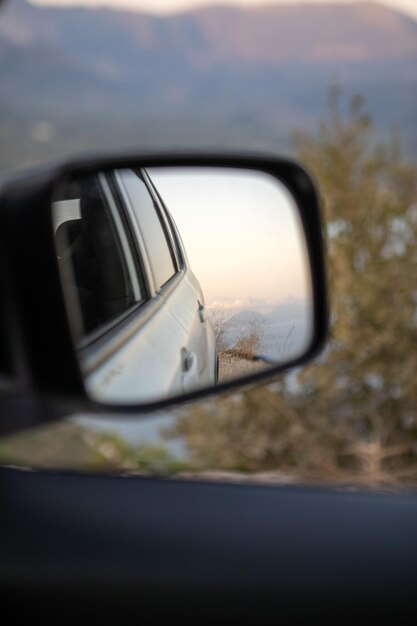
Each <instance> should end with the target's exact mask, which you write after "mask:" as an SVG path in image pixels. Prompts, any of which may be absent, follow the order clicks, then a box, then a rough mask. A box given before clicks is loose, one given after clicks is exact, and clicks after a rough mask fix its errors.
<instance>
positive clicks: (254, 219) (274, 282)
mask: <svg viewBox="0 0 417 626" xmlns="http://www.w3.org/2000/svg"><path fill="white" fill-rule="evenodd" d="M148 173H149V175H150V177H151V179H152V180H153V182H154V184H155V186H156V188H157V189H158V191H159V193H160V195H161V197H162V199H163V200H164V202H165V204H166V206H167V208H168V209H169V211H170V212H171V214H172V216H173V218H174V220H175V222H176V224H177V226H178V229H179V231H180V234H181V237H182V239H183V242H184V246H185V249H186V252H187V256H188V259H189V262H190V266H191V268H192V270H193V272H194V273H195V275H196V277H197V279H198V280H199V282H200V284H201V286H202V289H203V292H204V295H205V298H206V302H207V304H208V306H209V307H212V308H216V309H221V308H227V309H244V308H245V309H247V308H251V309H256V310H260V311H262V310H263V311H266V310H268V309H270V308H272V307H273V306H274V305H276V304H277V303H280V302H284V301H287V300H293V299H296V300H300V299H301V300H307V299H308V298H309V297H310V275H309V270H308V263H307V256H306V251H305V241H304V235H303V230H302V226H301V223H300V219H299V215H298V209H297V207H296V205H295V202H294V200H293V198H292V196H291V194H290V193H289V191H288V190H287V188H286V187H285V186H284V185H283V184H282V183H280V182H279V181H277V180H276V179H275V178H273V177H272V176H270V175H268V174H266V173H262V172H255V171H250V170H238V169H220V168H216V169H213V168H211V169H208V168H206V169H202V168H167V169H162V168H158V169H156V168H153V169H150V170H148Z"/></svg>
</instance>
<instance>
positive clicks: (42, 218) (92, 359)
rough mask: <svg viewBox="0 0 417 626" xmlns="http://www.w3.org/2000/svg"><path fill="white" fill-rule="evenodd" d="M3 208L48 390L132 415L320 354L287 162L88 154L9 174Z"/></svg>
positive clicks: (315, 300) (303, 176)
mask: <svg viewBox="0 0 417 626" xmlns="http://www.w3.org/2000/svg"><path fill="white" fill-rule="evenodd" d="M2 204H3V211H2V220H3V222H4V224H5V225H6V227H7V232H8V233H9V241H8V242H7V241H5V243H6V246H7V245H8V257H9V260H10V262H11V267H13V277H14V289H15V290H17V292H18V297H17V298H16V306H17V308H18V309H19V310H20V311H22V308H24V309H25V311H24V312H23V314H22V315H20V316H19V319H21V323H22V326H23V328H21V329H20V330H21V331H23V332H22V334H23V336H24V340H23V343H22V344H21V345H23V346H24V351H25V354H26V355H27V357H28V358H27V360H28V362H29V363H30V370H31V372H32V378H33V380H34V381H35V386H36V387H37V388H38V389H39V390H41V391H43V392H49V393H55V394H56V393H61V394H65V395H66V396H68V397H69V396H71V397H73V398H77V397H78V398H84V401H85V400H87V402H90V403H91V406H93V405H94V406H99V405H100V406H101V407H102V408H103V409H105V408H112V409H114V408H116V407H117V410H123V408H125V409H126V410H129V411H135V412H137V411H139V410H149V409H150V408H156V407H162V406H166V405H168V404H172V403H174V402H178V401H179V400H180V399H183V400H186V399H193V398H196V397H199V396H202V395H206V394H209V393H213V392H215V391H221V390H226V389H231V388H232V387H236V386H237V385H241V384H248V383H255V382H257V381H260V380H262V379H266V378H267V377H272V376H274V375H276V374H277V373H279V372H284V371H285V370H287V369H288V368H291V367H295V366H299V365H301V364H303V363H304V362H306V361H307V360H308V359H310V358H312V357H313V356H314V355H316V354H317V353H318V351H319V350H320V348H321V347H322V346H323V343H324V340H325V337H326V332H327V302H326V288H325V273H324V259H323V241H322V229H321V221H320V214H319V207H318V201H317V195H316V191H315V188H314V185H313V183H312V180H311V178H310V176H309V175H308V174H307V173H306V171H305V170H304V169H302V167H300V165H298V164H297V163H294V162H290V161H287V160H282V159H275V158H263V157H250V156H248V157H244V156H238V157H232V156H231V157H229V156H215V155H212V156H201V155H200V156H197V155H188V156H187V155H181V156H178V155H177V156H176V155H171V156H170V155H164V156H136V157H135V156H134V157H125V158H124V157H118V158H115V159H112V158H100V159H90V160H88V159H86V160H82V161H79V162H74V163H68V164H64V165H61V166H59V167H56V168H51V169H49V170H46V171H43V172H42V173H41V174H33V175H32V176H30V177H27V178H25V179H23V178H22V179H19V180H15V181H13V182H12V183H10V184H9V185H7V186H6V187H5V188H4V190H3V200H2ZM28 311H32V316H30V315H28ZM45 359H46V362H45ZM41 363H42V364H41Z"/></svg>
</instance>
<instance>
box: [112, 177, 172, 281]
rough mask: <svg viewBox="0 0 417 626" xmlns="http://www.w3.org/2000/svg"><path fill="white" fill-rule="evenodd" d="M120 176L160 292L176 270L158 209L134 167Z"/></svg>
mask: <svg viewBox="0 0 417 626" xmlns="http://www.w3.org/2000/svg"><path fill="white" fill-rule="evenodd" d="M119 176H120V180H121V181H122V184H123V188H124V190H125V192H126V195H127V197H128V200H129V204H130V206H131V208H132V210H133V212H134V215H135V218H136V220H137V224H138V226H139V229H140V233H141V238H142V245H143V247H144V249H145V253H146V256H147V258H148V260H149V263H150V265H151V272H152V277H153V280H154V284H155V290H156V291H157V290H158V289H160V288H161V287H162V285H164V284H165V283H166V282H167V281H168V280H169V279H170V278H171V277H172V276H173V275H174V274H175V272H176V267H175V262H174V257H173V254H172V251H171V247H170V244H169V242H168V239H167V236H166V233H165V231H164V228H163V225H162V221H161V218H160V215H159V213H158V209H157V207H156V206H155V203H154V201H153V198H152V196H151V195H150V192H149V190H148V188H147V187H146V185H145V183H144V182H143V180H141V179H140V178H139V176H138V175H137V174H136V173H135V172H133V171H132V170H121V171H120V172H119Z"/></svg>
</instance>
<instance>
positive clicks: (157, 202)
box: [54, 170, 217, 402]
mask: <svg viewBox="0 0 417 626" xmlns="http://www.w3.org/2000/svg"><path fill="white" fill-rule="evenodd" d="M71 207H72V208H71ZM71 211H72V213H71ZM54 216H55V217H54V219H55V230H56V242H57V251H58V258H59V262H60V264H61V267H62V274H63V278H64V283H65V285H66V292H67V298H68V299H69V302H70V304H71V305H72V310H73V314H74V318H76V313H77V311H78V313H79V316H78V317H79V318H80V319H79V322H80V323H79V324H78V328H81V329H82V330H80V331H78V333H77V335H78V338H79V342H78V345H79V353H80V361H81V367H82V370H83V372H84V375H85V383H86V387H87V389H88V391H89V393H90V394H91V395H92V397H94V398H96V399H99V400H101V401H106V400H107V401H109V402H117V401H120V402H126V401H131V402H138V401H142V400H145V401H146V400H149V401H152V400H153V399H155V400H156V399H161V398H163V397H169V396H172V395H175V394H178V393H183V392H184V391H192V390H193V389H195V388H197V387H201V386H205V385H212V384H214V383H215V382H216V378H217V354H216V344H215V337H214V333H213V330H212V327H211V324H210V322H209V321H208V319H207V318H206V314H205V308H204V297H203V293H202V290H201V287H200V285H199V283H198V281H197V279H196V277H195V276H194V274H193V273H192V271H191V269H190V267H189V264H188V261H187V257H186V253H185V250H184V247H183V244H182V242H181V238H180V236H179V233H178V230H177V228H176V226H175V224H174V222H173V220H172V217H171V215H170V214H169V212H168V211H167V209H166V207H165V206H164V204H163V202H162V200H161V198H160V197H159V195H158V193H157V191H156V189H155V188H154V186H153V185H152V182H151V181H150V179H149V177H148V175H147V174H146V172H145V171H143V170H141V171H132V170H120V171H116V172H111V173H105V174H104V173H101V174H99V175H98V176H95V177H85V178H84V179H83V180H80V181H77V182H76V183H75V184H72V185H69V186H68V188H67V189H65V191H64V192H63V193H61V196H60V198H59V200H58V201H57V202H55V207H54ZM68 261H69V263H68ZM74 296H75V297H74ZM76 326H77V325H76Z"/></svg>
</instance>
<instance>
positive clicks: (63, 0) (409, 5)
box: [30, 0, 417, 19]
mask: <svg viewBox="0 0 417 626" xmlns="http://www.w3.org/2000/svg"><path fill="white" fill-rule="evenodd" d="M30 1H31V2H33V3H36V4H49V5H62V6H63V5H84V6H112V7H114V8H118V9H121V8H128V9H133V10H138V11H149V12H153V13H157V12H161V13H168V12H174V11H178V10H182V9H187V8H190V7H197V6H208V5H215V4H223V5H227V4H229V5H231V4H234V5H240V6H242V5H246V6H256V5H258V6H261V5H266V4H300V3H311V4H326V3H330V2H331V3H335V4H336V3H339V4H340V3H342V4H343V3H347V2H351V3H353V2H363V0H214V1H213V0H30ZM376 3H377V4H381V5H386V6H389V7H392V8H393V9H397V10H398V11H402V12H403V13H405V14H406V15H409V16H411V17H414V18H415V19H417V0H377V1H376Z"/></svg>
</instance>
